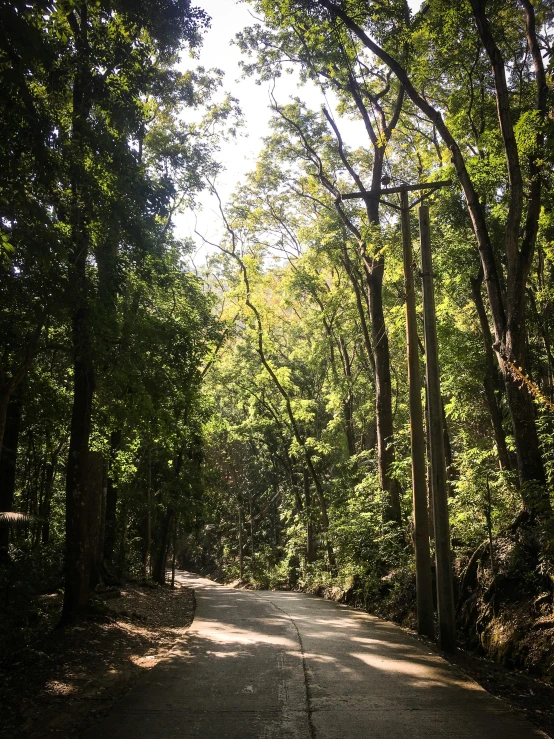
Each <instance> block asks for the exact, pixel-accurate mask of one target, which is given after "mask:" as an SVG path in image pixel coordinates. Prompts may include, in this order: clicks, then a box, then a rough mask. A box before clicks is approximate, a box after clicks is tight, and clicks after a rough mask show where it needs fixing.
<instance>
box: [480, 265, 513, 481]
mask: <svg viewBox="0 0 554 739" xmlns="http://www.w3.org/2000/svg"><path fill="white" fill-rule="evenodd" d="M470 281H471V292H472V294H473V302H474V303H475V308H476V309H477V315H478V316H479V323H480V325H481V334H482V336H483V342H484V348H485V377H484V378H483V387H484V389H485V398H486V401H487V406H488V409H489V415H490V418H491V424H492V428H493V433H494V440H495V442H496V451H497V454H498V461H499V463H500V467H501V469H505V470H509V469H511V463H510V454H509V452H508V447H507V446H506V434H505V433H504V426H503V424H502V412H501V410H500V408H499V406H498V401H497V399H496V393H495V389H496V385H497V384H498V383H497V382H495V378H496V377H497V375H498V369H497V364H496V362H495V359H494V353H493V348H492V345H493V340H492V334H491V330H490V327H489V321H488V318H487V312H486V311H485V305H484V303H483V297H482V295H481V285H482V283H483V271H482V270H480V271H479V275H478V276H477V277H473V278H471V280H470Z"/></svg>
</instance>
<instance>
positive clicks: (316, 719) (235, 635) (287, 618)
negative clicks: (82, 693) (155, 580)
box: [85, 573, 545, 739]
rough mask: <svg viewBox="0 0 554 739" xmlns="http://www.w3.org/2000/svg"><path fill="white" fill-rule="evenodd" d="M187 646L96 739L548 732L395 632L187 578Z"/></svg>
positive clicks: (298, 597) (497, 738)
mask: <svg viewBox="0 0 554 739" xmlns="http://www.w3.org/2000/svg"><path fill="white" fill-rule="evenodd" d="M179 580H180V581H181V582H184V583H185V584H187V585H190V586H191V587H194V588H195V591H196V599H197V610H196V616H195V619H194V623H193V625H192V627H191V629H190V631H189V634H188V639H187V640H186V641H185V642H184V643H183V644H181V645H179V646H178V647H177V648H176V649H175V650H174V651H173V653H172V654H171V656H170V658H168V659H167V660H165V661H163V662H161V663H159V664H158V665H157V666H156V667H154V668H153V669H152V670H150V671H149V672H148V673H147V674H146V675H145V677H144V678H143V679H141V680H140V681H139V683H138V684H137V685H136V686H135V687H134V688H133V689H132V690H131V691H130V692H129V693H128V694H127V696H126V697H125V698H124V699H123V700H121V701H120V702H119V703H118V704H117V705H116V706H114V708H113V709H112V711H111V712H110V713H109V715H108V716H107V717H106V718H105V719H104V720H103V721H101V722H100V723H99V724H97V725H96V726H95V727H92V729H91V730H89V731H88V732H87V733H86V734H85V738H86V739H177V737H201V738H202V739H216V738H217V739H262V738H263V739H314V738H315V739H362V738H364V739H365V738H366V737H367V739H404V738H405V739H419V738H420V737H448V738H449V739H488V738H489V737H490V738H491V739H531V737H545V734H543V733H542V732H540V731H539V730H538V729H535V728H534V727H533V726H531V724H529V723H527V722H526V721H525V720H524V719H523V718H521V717H520V716H519V715H518V714H517V713H515V712H513V711H512V710H510V709H509V708H508V707H507V706H506V705H505V704H504V703H503V702H502V701H500V700H498V699H497V698H493V697H492V696H491V695H489V693H487V692H486V691H485V690H483V689H482V688H481V687H479V685H477V683H475V682H473V681H472V680H470V679H468V678H467V677H465V676H464V675H463V674H462V673H461V672H459V671H458V670H457V669H456V668H455V667H453V666H451V665H450V664H448V663H447V662H445V661H444V660H443V659H441V658H440V657H439V656H437V655H436V654H434V653H431V652H429V650H428V649H427V648H426V647H425V645H423V644H422V643H420V642H419V641H418V640H416V639H414V638H412V637H411V636H409V635H408V634H406V633H405V632H404V631H402V630H401V629H399V628H397V627H396V626H394V625H393V624H390V623H388V622H386V621H381V620H380V619H377V618H374V617H372V616H369V615H367V614H365V613H362V612H361V611H356V610H354V609H351V608H348V607H346V606H341V605H338V604H336V603H332V602H329V601H325V600H322V599H321V598H316V597H313V596H309V595H304V594H299V593H286V592H265V591H264V592H259V591H258V592H255V591H244V590H233V589H231V588H228V587H223V586H220V585H216V584H215V583H213V582H211V581H209V580H205V579H201V578H198V577H196V576H194V575H189V574H186V573H181V574H180V575H179Z"/></svg>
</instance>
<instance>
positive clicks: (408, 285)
mask: <svg viewBox="0 0 554 739" xmlns="http://www.w3.org/2000/svg"><path fill="white" fill-rule="evenodd" d="M400 206H401V208H402V210H401V212H400V216H401V220H402V252H403V257H404V292H405V295H406V344H407V352H408V389H409V395H410V442H411V447H412V494H413V501H414V547H415V561H416V598H417V630H418V633H419V634H424V635H425V636H428V637H430V638H431V639H432V638H433V636H434V628H433V613H434V609H433V585H432V581H431V554H430V549H429V516H428V514H427V485H426V481H425V432H424V430H423V410H422V405H421V377H420V371H419V349H418V340H417V315H416V296H415V285H414V267H413V265H414V257H413V251H412V236H411V233H410V206H409V203H408V193H407V192H406V190H403V191H402V192H401V193H400Z"/></svg>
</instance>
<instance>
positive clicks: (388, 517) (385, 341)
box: [366, 164, 402, 524]
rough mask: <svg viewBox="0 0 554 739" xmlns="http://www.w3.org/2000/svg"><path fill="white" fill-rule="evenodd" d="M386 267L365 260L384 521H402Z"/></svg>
mask: <svg viewBox="0 0 554 739" xmlns="http://www.w3.org/2000/svg"><path fill="white" fill-rule="evenodd" d="M381 172H382V166H380V167H377V165H376V164H374V179H375V177H376V176H377V175H378V179H377V182H378V183H380V180H381ZM378 208H379V206H378V201H374V202H373V201H368V206H367V211H368V217H369V220H370V223H372V224H374V225H378V224H379V209H378ZM384 274H385V264H384V261H383V258H382V257H374V258H373V259H372V260H371V262H370V263H367V260H366V278H367V284H368V298H369V313H370V318H371V331H372V343H373V355H374V357H375V416H376V419H377V458H378V465H379V485H380V487H381V489H382V490H384V491H385V492H386V493H387V496H386V501H385V508H384V510H383V520H384V521H387V522H391V521H392V522H395V523H398V524H400V523H401V522H402V510H401V506H400V498H401V490H400V485H399V483H398V481H397V480H396V479H395V478H394V477H393V474H392V468H393V465H394V461H395V455H394V428H393V418H392V382H391V375H390V351H389V338H388V335H387V327H386V325H385V314H384V311H383V278H384Z"/></svg>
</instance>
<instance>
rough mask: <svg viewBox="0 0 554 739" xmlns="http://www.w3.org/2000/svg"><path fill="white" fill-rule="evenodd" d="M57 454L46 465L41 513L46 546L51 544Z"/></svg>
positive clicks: (42, 535) (43, 540) (43, 537)
mask: <svg viewBox="0 0 554 739" xmlns="http://www.w3.org/2000/svg"><path fill="white" fill-rule="evenodd" d="M57 458H58V455H57V453H55V454H52V456H51V457H50V462H49V463H48V464H47V465H46V480H45V484H44V496H43V499H42V510H41V512H40V517H41V518H42V522H41V537H42V543H43V544H44V545H45V546H46V545H48V543H49V542H50V509H51V506H52V495H53V492H54V474H55V471H56V462H57Z"/></svg>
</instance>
